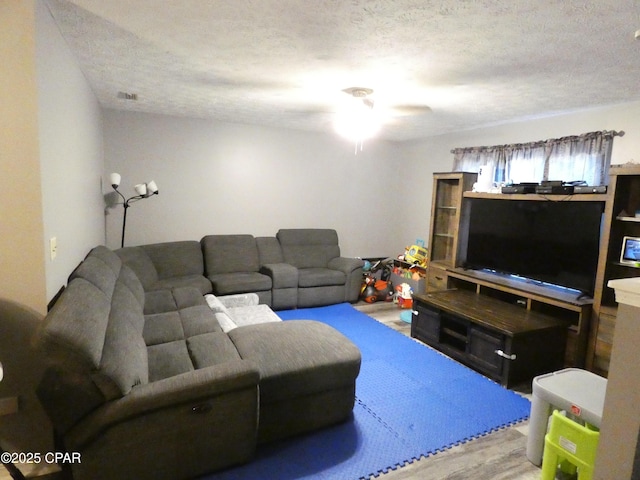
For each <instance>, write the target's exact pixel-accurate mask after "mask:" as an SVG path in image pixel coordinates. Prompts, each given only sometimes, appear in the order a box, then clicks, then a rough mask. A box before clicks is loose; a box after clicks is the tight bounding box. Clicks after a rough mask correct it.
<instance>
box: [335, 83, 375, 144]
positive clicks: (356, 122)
mask: <svg viewBox="0 0 640 480" xmlns="http://www.w3.org/2000/svg"><path fill="white" fill-rule="evenodd" d="M343 92H345V93H347V94H349V95H351V96H352V97H353V99H352V101H351V102H349V103H348V104H346V105H345V106H344V108H343V109H342V110H340V111H338V112H337V114H336V118H335V122H334V128H335V131H336V133H338V135H340V136H341V137H344V138H346V139H347V140H350V141H352V142H354V143H355V149H356V153H357V152H358V149H360V150H362V146H363V143H364V140H368V139H370V138H372V137H374V136H375V135H376V134H377V133H378V132H379V131H380V127H381V121H380V118H379V117H378V115H377V113H376V111H375V110H374V109H373V100H371V99H370V98H368V97H369V95H371V94H372V93H373V90H372V89H370V88H361V87H351V88H346V89H344V90H343Z"/></svg>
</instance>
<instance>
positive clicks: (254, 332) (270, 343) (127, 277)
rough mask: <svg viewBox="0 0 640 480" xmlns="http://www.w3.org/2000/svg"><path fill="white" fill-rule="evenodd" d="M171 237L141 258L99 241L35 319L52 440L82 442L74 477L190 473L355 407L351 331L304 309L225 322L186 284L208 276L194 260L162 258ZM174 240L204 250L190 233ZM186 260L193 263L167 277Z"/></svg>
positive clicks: (238, 459) (189, 251)
mask: <svg viewBox="0 0 640 480" xmlns="http://www.w3.org/2000/svg"><path fill="white" fill-rule="evenodd" d="M195 244H196V245H195V246H198V243H197V242H195ZM165 248H166V246H162V247H155V246H145V247H144V250H143V251H145V252H146V253H147V255H148V257H149V260H147V259H146V258H145V259H144V261H141V260H140V258H141V257H138V256H135V259H136V262H134V263H133V264H132V265H133V267H134V268H133V269H132V268H129V266H127V263H128V262H123V261H122V260H121V256H118V255H116V254H115V253H114V252H112V251H111V250H109V249H107V248H106V247H96V248H94V249H93V250H92V251H91V252H90V253H89V254H88V256H87V257H86V258H85V260H84V261H83V262H82V263H81V264H80V265H79V266H78V268H76V270H75V271H74V272H73V273H72V275H71V276H70V279H69V282H68V285H67V288H66V289H65V290H64V291H63V293H62V295H61V296H60V298H59V299H58V301H57V302H56V304H55V305H54V307H53V308H52V310H51V311H50V312H49V314H48V315H47V316H46V318H45V320H44V322H43V325H42V327H41V329H40V331H39V332H38V336H37V339H36V345H37V346H38V347H39V348H40V349H41V350H42V351H43V353H44V354H45V358H47V360H48V362H49V363H50V366H49V368H48V369H47V370H46V372H45V375H44V377H43V379H42V381H41V383H40V385H39V387H38V397H39V398H40V401H41V403H42V404H43V406H44V409H45V411H46V412H47V414H48V416H49V417H50V419H51V421H52V423H53V425H54V429H55V432H56V436H57V438H58V440H59V444H60V445H62V446H64V448H66V450H67V451H69V452H79V453H80V454H81V458H82V462H81V463H74V464H73V465H72V466H71V468H72V473H73V478H74V479H75V480H84V479H91V480H99V479H114V478H136V479H142V480H144V479H154V480H158V479H161V480H162V479H167V480H176V479H187V478H193V477H196V476H198V475H202V474H204V473H208V472H211V471H215V470H217V469H221V468H224V467H227V466H230V465H233V464H237V463H242V462H246V461H248V460H249V459H250V458H251V457H252V456H253V454H254V451H255V448H256V444H257V443H260V442H269V441H273V440H277V439H281V438H285V437H290V436H292V435H297V434H300V433H303V432H308V431H311V430H314V429H317V428H320V427H324V426H328V425H331V424H334V423H337V422H340V421H343V420H345V419H347V418H348V417H349V416H350V414H351V410H352V409H353V405H354V399H355V381H356V377H357V376H358V373H359V370H360V352H359V350H358V348H357V347H356V346H355V345H353V343H352V342H351V341H349V340H348V339H347V338H346V337H344V336H343V335H342V334H341V333H339V332H338V331H336V330H335V329H333V328H331V327H329V326H327V325H326V324H323V323H319V322H314V321H307V320H293V321H287V322H270V323H263V324H255V325H246V326H242V327H238V328H234V329H233V330H230V331H229V332H228V333H225V332H224V331H223V330H222V328H221V326H220V323H219V322H218V320H217V318H218V316H219V315H221V313H214V311H213V310H212V309H211V308H209V306H208V305H207V303H206V301H205V298H204V297H203V295H202V293H203V292H202V291H201V290H200V289H198V288H197V287H194V286H184V285H182V284H183V283H184V282H186V283H190V282H191V281H193V282H194V284H196V285H202V282H201V280H200V278H198V276H199V275H200V274H199V273H198V272H199V271H200V270H199V268H201V267H199V266H198V263H197V262H196V261H193V262H187V263H186V266H185V264H180V263H178V262H175V263H173V260H172V261H169V260H167V258H166V257H165V256H164V253H165V252H164V249H165ZM170 248H171V249H172V250H173V251H179V252H181V253H182V254H183V255H184V257H183V260H185V259H187V257H188V256H192V257H193V259H194V260H195V258H196V257H198V251H199V249H196V248H194V245H193V243H189V242H187V243H180V244H177V245H173V246H171V247H170ZM120 253H121V255H122V252H120ZM156 254H158V255H159V261H158V258H157V257H156ZM127 255H128V254H127ZM127 258H129V257H127ZM129 259H130V258H129ZM150 265H154V268H155V270H154V271H153V270H149V269H150ZM143 268H144V269H146V270H145V271H146V273H148V275H147V276H142V277H140V276H138V275H136V273H134V272H135V271H136V270H137V271H140V269H143ZM181 268H182V269H183V270H182V271H183V272H189V273H188V275H184V276H183V277H181V279H180V280H179V281H178V280H175V279H173V277H172V275H174V274H175V273H176V272H177V271H178V270H180V269H181ZM154 272H155V273H154ZM185 277H189V280H188V281H187V280H185ZM200 277H201V275H200ZM176 282H177V284H180V285H178V286H173V285H175V283H176ZM160 286H165V287H168V288H164V289H160V288H159V287H160ZM146 287H149V288H157V289H156V290H149V291H146ZM67 468H68V466H67Z"/></svg>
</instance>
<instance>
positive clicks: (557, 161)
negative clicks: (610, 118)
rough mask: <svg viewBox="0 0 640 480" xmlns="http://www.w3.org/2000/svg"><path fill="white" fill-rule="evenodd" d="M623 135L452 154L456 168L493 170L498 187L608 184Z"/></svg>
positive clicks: (608, 133)
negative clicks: (559, 182)
mask: <svg viewBox="0 0 640 480" xmlns="http://www.w3.org/2000/svg"><path fill="white" fill-rule="evenodd" d="M623 135H624V132H622V131H621V132H616V131H613V130H611V131H599V132H590V133H585V134H583V135H576V136H571V137H562V138H557V139H549V140H543V141H538V142H531V143H518V144H511V145H496V146H492V147H470V148H456V149H454V150H452V151H451V153H453V169H454V171H459V172H462V171H464V172H477V171H478V170H479V168H480V167H482V166H485V165H486V166H488V167H489V168H492V169H493V172H494V182H496V183H497V184H503V183H522V182H536V183H538V182H541V181H543V180H562V181H564V182H571V181H584V182H586V183H587V185H605V184H606V183H607V181H608V173H609V165H610V164H611V150H612V147H613V138H614V137H616V136H620V137H621V136H623Z"/></svg>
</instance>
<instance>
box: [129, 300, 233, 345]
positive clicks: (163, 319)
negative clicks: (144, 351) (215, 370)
mask: <svg viewBox="0 0 640 480" xmlns="http://www.w3.org/2000/svg"><path fill="white" fill-rule="evenodd" d="M220 331H222V328H221V327H220V324H219V323H218V321H217V320H216V317H215V315H214V313H213V312H212V311H211V309H209V307H208V306H206V305H195V306H193V307H187V308H182V309H180V310H177V311H174V312H163V313H155V314H151V315H145V324H144V331H143V334H142V336H143V338H144V341H145V343H146V344H147V346H149V345H156V344H159V343H167V342H173V341H176V340H184V339H187V338H189V337H192V336H195V335H201V334H203V333H211V332H220Z"/></svg>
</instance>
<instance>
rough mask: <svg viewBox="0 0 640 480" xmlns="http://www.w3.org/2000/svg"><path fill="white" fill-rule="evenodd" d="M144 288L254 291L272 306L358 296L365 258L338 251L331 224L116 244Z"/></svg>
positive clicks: (311, 304)
mask: <svg viewBox="0 0 640 480" xmlns="http://www.w3.org/2000/svg"><path fill="white" fill-rule="evenodd" d="M116 253H117V254H118V255H119V256H120V258H121V259H122V260H123V262H124V263H125V264H127V265H128V266H129V267H130V268H131V269H132V270H133V271H134V272H135V273H136V275H137V276H138V278H139V279H140V281H141V282H142V284H143V286H144V288H145V290H146V291H156V290H163V289H166V288H170V287H178V286H193V287H196V288H198V289H199V290H200V292H202V294H206V293H213V294H215V295H218V296H220V295H233V294H238V293H255V294H257V295H258V297H259V299H260V303H263V304H266V305H269V306H270V307H271V308H273V309H274V310H283V309H290V308H296V307H301V308H302V307H316V306H321V305H331V304H335V303H342V302H350V303H354V302H356V301H357V300H358V296H359V294H360V285H361V283H362V266H363V262H362V260H360V259H358V258H347V257H341V256H340V247H339V245H338V234H337V232H336V231H335V230H331V229H281V230H279V231H278V233H277V235H276V236H275V237H254V236H253V235H207V236H205V237H204V238H202V240H201V241H200V242H199V243H198V242H197V241H182V242H167V243H159V244H151V245H142V246H138V247H125V248H122V249H120V250H117V251H116Z"/></svg>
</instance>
